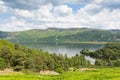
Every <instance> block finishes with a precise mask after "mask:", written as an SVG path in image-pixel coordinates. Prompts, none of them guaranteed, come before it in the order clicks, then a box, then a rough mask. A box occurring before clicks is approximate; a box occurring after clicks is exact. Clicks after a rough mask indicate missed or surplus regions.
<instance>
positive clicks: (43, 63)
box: [0, 40, 90, 73]
mask: <svg viewBox="0 0 120 80" xmlns="http://www.w3.org/2000/svg"><path fill="white" fill-rule="evenodd" d="M89 65H90V62H89V61H87V60H86V59H85V57H84V56H83V55H80V54H76V55H75V56H73V57H71V58H70V57H68V56H67V55H62V54H55V53H53V54H50V53H49V52H44V51H42V50H35V49H30V48H27V47H25V46H20V45H18V44H13V43H10V42H8V41H6V40H0V69H5V68H13V69H14V70H15V71H20V70H32V71H36V72H39V71H40V70H54V71H57V72H60V73H62V72H64V71H66V70H68V68H69V67H74V68H79V67H87V66H89Z"/></svg>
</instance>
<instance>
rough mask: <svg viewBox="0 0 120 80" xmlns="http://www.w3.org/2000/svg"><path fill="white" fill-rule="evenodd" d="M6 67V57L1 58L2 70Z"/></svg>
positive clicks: (0, 65)
mask: <svg viewBox="0 0 120 80" xmlns="http://www.w3.org/2000/svg"><path fill="white" fill-rule="evenodd" d="M5 68H6V62H5V60H4V59H2V58H0V70H3V69H5Z"/></svg>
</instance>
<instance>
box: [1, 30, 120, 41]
mask: <svg viewBox="0 0 120 80" xmlns="http://www.w3.org/2000/svg"><path fill="white" fill-rule="evenodd" d="M0 38H7V39H8V40H11V41H14V42H16V41H17V42H119V41H120V30H102V29H90V28H70V29H57V28H49V29H45V30H40V29H34V30H28V31H20V32H9V33H7V32H6V33H4V34H3V33H0Z"/></svg>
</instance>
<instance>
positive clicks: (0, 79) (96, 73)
mask: <svg viewBox="0 0 120 80" xmlns="http://www.w3.org/2000/svg"><path fill="white" fill-rule="evenodd" d="M119 79H120V68H102V69H97V70H89V71H75V72H65V73H63V74H61V75H57V76H41V75H39V74H33V75H32V74H28V75H27V74H19V75H15V74H13V75H0V80H119Z"/></svg>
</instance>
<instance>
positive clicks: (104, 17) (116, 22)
mask: <svg viewBox="0 0 120 80" xmlns="http://www.w3.org/2000/svg"><path fill="white" fill-rule="evenodd" d="M15 1H17V0H15ZM22 1H23V0H22ZM45 1H47V0H45ZM66 1H67V0H64V1H60V2H58V3H60V4H62V3H64V2H66ZM69 1H70V0H69ZM79 1H82V2H84V1H83V0H75V1H72V2H71V3H74V4H75V3H77V2H79ZM116 1H117V0H116ZM20 2H21V1H20ZM23 2H24V1H23ZM49 2H50V1H49ZM52 2H53V3H56V2H54V0H52ZM87 2H89V1H86V3H87ZM106 2H108V0H105V1H103V0H94V2H91V3H88V4H86V5H85V6H84V7H82V8H80V10H78V11H77V12H76V13H74V10H73V9H72V7H69V6H67V4H62V5H57V6H56V5H54V4H52V3H48V2H47V3H46V4H44V5H43V4H42V5H40V6H37V7H38V8H37V9H31V10H29V9H22V8H10V7H9V8H10V10H9V12H8V7H7V6H5V5H4V2H3V1H0V5H1V7H0V12H1V11H2V9H4V8H5V9H4V10H5V11H4V10H3V11H2V12H8V14H9V17H11V18H10V19H9V18H6V20H7V21H6V22H4V23H3V24H0V28H1V29H0V30H7V31H18V30H27V29H41V28H42V29H45V28H49V27H56V28H76V27H79V28H81V27H89V28H102V29H120V8H114V9H112V10H111V9H110V8H108V7H105V6H104V5H103V6H102V4H101V3H105V4H107V3H106ZM111 2H112V1H111ZM38 3H39V1H38ZM109 3H110V2H109ZM24 4H26V1H25V3H24ZM30 4H31V5H32V3H29V4H27V5H30ZM110 4H112V3H110ZM36 5H38V4H36ZM36 5H35V4H34V6H36ZM23 7H24V6H23ZM5 16H6V15H5ZM12 16H14V17H12ZM1 21H2V20H1Z"/></svg>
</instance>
